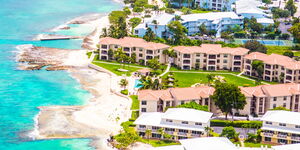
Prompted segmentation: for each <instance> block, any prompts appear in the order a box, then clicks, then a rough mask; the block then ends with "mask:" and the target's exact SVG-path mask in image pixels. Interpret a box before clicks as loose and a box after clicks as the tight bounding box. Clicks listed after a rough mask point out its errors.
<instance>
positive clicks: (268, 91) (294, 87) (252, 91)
mask: <svg viewBox="0 0 300 150" xmlns="http://www.w3.org/2000/svg"><path fill="white" fill-rule="evenodd" d="M240 89H241V91H242V93H243V94H245V96H246V97H251V96H257V97H266V96H271V97H276V96H291V95H292V94H300V84H297V83H285V84H274V85H260V86H256V87H240Z"/></svg>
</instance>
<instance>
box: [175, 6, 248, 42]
mask: <svg viewBox="0 0 300 150" xmlns="http://www.w3.org/2000/svg"><path fill="white" fill-rule="evenodd" d="M181 18H182V25H183V26H185V27H186V28H187V29H188V33H187V34H188V35H193V34H196V33H199V26H201V25H202V24H204V25H205V26H206V28H207V30H215V31H216V32H217V34H216V36H217V37H220V36H221V32H222V31H224V30H226V29H227V28H228V27H229V26H235V25H239V26H243V18H241V17H239V16H238V15H237V14H236V13H234V12H210V13H198V14H189V15H182V16H181Z"/></svg>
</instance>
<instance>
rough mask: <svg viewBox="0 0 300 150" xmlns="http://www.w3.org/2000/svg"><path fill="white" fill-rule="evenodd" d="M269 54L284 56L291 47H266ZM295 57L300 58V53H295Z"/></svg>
mask: <svg viewBox="0 0 300 150" xmlns="http://www.w3.org/2000/svg"><path fill="white" fill-rule="evenodd" d="M266 47H267V48H268V49H267V53H268V54H272V53H274V54H279V55H283V53H284V52H285V51H288V50H291V47H289V46H266ZM293 52H294V55H295V56H300V51H293Z"/></svg>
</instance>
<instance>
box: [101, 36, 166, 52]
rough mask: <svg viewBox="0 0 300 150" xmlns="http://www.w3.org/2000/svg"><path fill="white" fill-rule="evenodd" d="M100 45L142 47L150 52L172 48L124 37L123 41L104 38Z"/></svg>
mask: <svg viewBox="0 0 300 150" xmlns="http://www.w3.org/2000/svg"><path fill="white" fill-rule="evenodd" d="M99 44H107V45H110V44H114V45H120V46H122V47H141V48H144V49H150V50H157V49H165V48H169V47H170V46H168V45H166V44H162V43H154V42H147V41H145V40H144V39H141V38H133V37H124V38H121V39H115V38H111V37H104V38H100V41H99Z"/></svg>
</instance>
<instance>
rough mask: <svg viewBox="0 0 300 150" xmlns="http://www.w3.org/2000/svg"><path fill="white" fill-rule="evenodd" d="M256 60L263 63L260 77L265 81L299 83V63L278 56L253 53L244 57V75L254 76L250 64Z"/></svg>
mask: <svg viewBox="0 0 300 150" xmlns="http://www.w3.org/2000/svg"><path fill="white" fill-rule="evenodd" d="M255 60H258V61H262V62H263V63H264V72H263V75H262V78H263V80H265V81H280V82H283V83H290V82H296V83H298V82H300V62H299V61H296V60H294V59H292V58H289V57H287V56H283V55H278V54H271V55H267V54H263V53H260V52H253V53H250V54H249V55H247V56H245V57H244V72H245V73H244V74H245V75H248V76H256V73H255V71H254V70H253V69H252V65H251V64H252V62H253V61H255Z"/></svg>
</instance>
